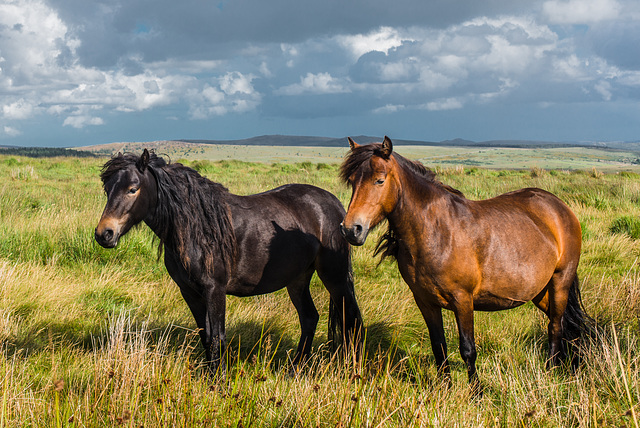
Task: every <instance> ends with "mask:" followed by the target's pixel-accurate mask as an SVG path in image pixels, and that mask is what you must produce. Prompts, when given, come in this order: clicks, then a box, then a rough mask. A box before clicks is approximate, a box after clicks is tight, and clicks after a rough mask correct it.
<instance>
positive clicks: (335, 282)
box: [316, 238, 363, 357]
mask: <svg viewBox="0 0 640 428" xmlns="http://www.w3.org/2000/svg"><path fill="white" fill-rule="evenodd" d="M340 239H342V238H340ZM345 244H346V243H340V245H342V246H343V247H342V248H341V249H340V250H337V251H336V250H330V249H326V248H323V249H322V250H321V252H320V254H319V255H318V258H317V259H316V271H317V272H318V277H319V278H320V280H321V281H322V283H323V284H324V286H325V288H326V289H327V291H329V295H330V296H331V302H332V304H333V307H334V309H335V310H336V313H335V314H333V316H334V320H333V322H337V324H336V325H340V326H341V331H342V334H343V336H344V337H343V338H342V339H343V341H344V343H343V347H344V350H345V351H349V350H350V349H351V346H352V341H353V346H354V348H355V349H354V350H355V351H356V357H359V353H360V345H361V342H362V339H363V337H362V334H363V332H362V315H361V314H360V308H359V307H358V302H357V301H356V295H355V289H354V284H353V276H352V274H351V260H350V255H349V248H348V247H346V245H345ZM330 339H331V338H330ZM333 339H334V340H338V338H333Z"/></svg>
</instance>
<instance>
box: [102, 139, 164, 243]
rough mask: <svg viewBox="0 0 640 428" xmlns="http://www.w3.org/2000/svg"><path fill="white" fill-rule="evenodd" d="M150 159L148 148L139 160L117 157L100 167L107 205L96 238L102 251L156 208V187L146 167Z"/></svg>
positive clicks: (128, 156) (124, 156) (135, 157)
mask: <svg viewBox="0 0 640 428" xmlns="http://www.w3.org/2000/svg"><path fill="white" fill-rule="evenodd" d="M149 156H150V155H149V152H148V151H147V149H145V150H144V152H143V153H142V156H140V157H138V156H134V155H122V154H118V156H116V157H114V158H112V159H111V160H109V161H108V162H107V163H105V165H104V167H103V168H102V174H101V175H100V178H101V179H102V183H103V186H104V191H105V193H106V194H107V205H106V206H105V207H104V211H103V213H102V217H101V218H100V222H99V223H98V226H97V227H96V231H95V237H96V241H98V243H99V244H100V245H102V246H103V247H105V248H113V247H115V246H116V245H117V244H118V239H120V237H121V236H122V235H124V234H125V233H127V232H128V231H129V229H131V227H133V226H134V225H136V224H138V223H140V222H141V221H142V220H144V219H145V218H146V217H147V216H148V215H149V214H150V213H151V212H152V210H153V208H154V207H155V204H156V201H157V184H156V180H155V178H154V177H153V175H152V174H151V172H150V171H149V168H148V166H149ZM154 157H155V155H154ZM163 162H164V161H163Z"/></svg>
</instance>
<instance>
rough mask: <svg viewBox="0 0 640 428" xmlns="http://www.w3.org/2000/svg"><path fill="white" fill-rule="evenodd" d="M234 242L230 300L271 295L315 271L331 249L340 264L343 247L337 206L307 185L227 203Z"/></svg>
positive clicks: (341, 210)
mask: <svg viewBox="0 0 640 428" xmlns="http://www.w3.org/2000/svg"><path fill="white" fill-rule="evenodd" d="M228 204H229V208H230V210H231V217H232V222H233V225H234V232H235V234H236V240H237V242H238V269H237V277H236V281H234V288H235V290H229V291H230V293H231V294H239V295H251V294H262V293H268V292H272V291H275V290H277V289H279V288H282V287H283V286H286V285H287V284H288V283H290V282H291V281H294V280H295V279H296V278H297V277H298V276H299V275H301V274H302V275H304V272H306V270H307V269H312V268H313V267H314V266H315V263H316V259H317V257H318V254H320V253H321V251H322V250H323V249H324V248H328V247H333V248H334V250H335V251H336V252H338V253H340V254H342V257H344V258H345V259H346V258H348V245H347V244H346V242H344V243H343V242H342V241H343V240H338V239H337V238H341V236H340V232H339V224H340V221H341V220H342V218H343V216H344V208H343V207H342V204H341V203H340V201H339V200H338V199H337V198H336V197H335V196H334V195H332V194H331V193H330V192H328V191H326V190H323V189H320V188H318V187H315V186H312V185H307V184H287V185H284V186H280V187H278V188H275V189H272V190H269V191H266V192H263V193H259V194H255V195H249V196H233V197H232V198H230V200H229V202H228Z"/></svg>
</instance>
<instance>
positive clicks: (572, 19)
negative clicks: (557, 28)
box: [542, 0, 621, 24]
mask: <svg viewBox="0 0 640 428" xmlns="http://www.w3.org/2000/svg"><path fill="white" fill-rule="evenodd" d="M620 9H621V6H620V4H619V3H618V2H617V1H616V0H549V1H546V2H544V4H543V5H542V11H543V13H544V14H545V15H546V17H547V19H549V21H550V22H552V23H554V24H591V23H594V22H600V21H607V20H612V19H615V18H617V17H618V16H619V13H620Z"/></svg>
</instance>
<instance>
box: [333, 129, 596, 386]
mask: <svg viewBox="0 0 640 428" xmlns="http://www.w3.org/2000/svg"><path fill="white" fill-rule="evenodd" d="M349 144H350V146H351V151H350V152H349V154H348V156H347V157H346V159H345V161H344V163H343V164H342V167H341V178H342V179H343V180H344V181H345V182H347V183H348V184H349V185H351V187H352V189H353V194H352V196H351V202H350V203H349V209H348V211H347V215H346V217H345V219H344V221H343V223H342V225H341V231H342V234H343V235H344V236H345V238H346V239H347V240H348V241H349V242H350V243H351V244H353V245H362V244H363V243H364V242H365V240H366V239H367V234H368V233H369V231H370V230H371V229H372V228H373V227H375V226H376V225H377V224H378V223H380V222H381V221H382V220H383V219H385V218H386V219H387V220H388V225H389V230H388V232H387V233H386V235H384V236H383V238H382V239H381V240H380V242H379V243H378V248H377V249H376V254H378V253H382V256H383V257H385V256H388V255H391V256H394V257H395V258H396V260H397V263H398V268H399V270H400V273H401V274H402V277H403V278H404V280H405V281H406V282H407V284H408V285H409V287H410V288H411V291H412V292H413V295H414V298H415V300H416V303H417V304H418V307H419V308H420V311H421V312H422V316H423V317H424V320H425V322H426V324H427V327H428V329H429V335H430V338H431V346H432V349H433V353H434V356H435V359H436V364H437V366H438V368H439V371H440V372H442V373H444V374H445V376H447V378H448V377H449V367H448V363H447V345H446V343H445V336H444V329H443V323H442V308H444V309H449V310H451V311H453V313H454V314H455V317H456V322H457V324H458V333H459V336H460V354H461V356H462V358H463V360H464V362H465V363H466V366H467V372H468V375H469V381H470V382H471V384H472V386H473V387H474V388H476V387H478V386H479V385H478V378H477V374H476V367H475V361H476V345H475V339H474V332H473V311H475V310H479V311H499V310H503V309H511V308H515V307H516V306H520V305H522V304H524V303H526V302H528V301H532V302H533V303H534V304H535V305H536V306H537V307H538V308H540V309H541V310H542V311H543V312H544V313H545V314H546V315H547V316H548V318H549V327H548V332H549V353H550V363H551V364H552V365H558V364H559V363H560V360H561V358H563V357H564V356H565V354H566V350H565V349H564V348H565V346H564V343H563V341H565V340H566V341H567V344H569V343H571V342H573V341H574V340H576V339H577V338H579V337H580V334H581V332H582V330H583V328H584V327H583V326H584V321H585V319H586V318H585V317H586V314H585V313H584V311H583V308H582V304H581V300H580V294H579V288H578V279H577V275H576V269H577V267H578V261H579V259H580V247H581V242H582V240H581V229H580V223H579V222H578V219H577V218H576V216H575V215H574V214H573V212H572V211H571V210H570V209H569V207H567V205H565V204H564V203H563V202H562V201H561V200H560V199H558V198H557V197H556V196H554V195H552V194H551V193H549V192H546V191H544V190H541V189H535V188H529V189H521V190H517V191H514V192H510V193H506V194H504V195H500V196H497V197H495V198H491V199H487V200H482V201H471V200H468V199H466V198H465V197H464V196H463V195H462V193H460V192H459V191H457V190H455V189H453V188H451V187H449V186H446V185H444V184H442V183H440V182H439V181H437V180H436V179H435V173H433V172H432V171H430V170H429V169H427V168H425V167H424V166H423V165H422V164H420V163H418V162H412V161H409V160H407V159H405V158H403V157H402V156H400V155H398V154H397V153H394V152H393V147H392V143H391V140H390V139H389V138H388V137H385V139H384V141H383V142H382V143H376V144H371V145H358V144H356V143H355V142H354V141H353V140H352V139H351V138H349Z"/></svg>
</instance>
